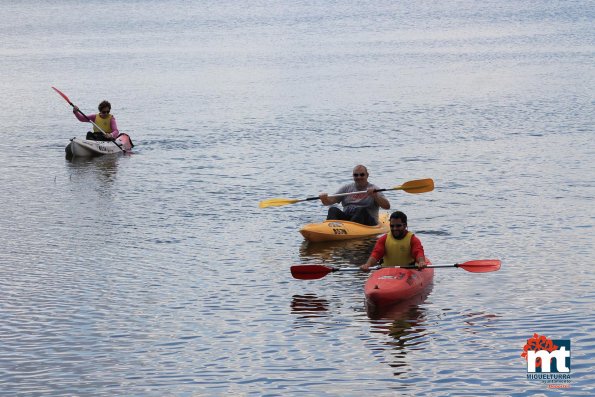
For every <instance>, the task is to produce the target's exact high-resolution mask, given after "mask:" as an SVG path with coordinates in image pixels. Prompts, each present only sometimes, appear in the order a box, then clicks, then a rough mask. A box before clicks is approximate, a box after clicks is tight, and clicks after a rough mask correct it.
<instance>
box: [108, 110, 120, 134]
mask: <svg viewBox="0 0 595 397" xmlns="http://www.w3.org/2000/svg"><path fill="white" fill-rule="evenodd" d="M110 127H111V128H112V139H116V138H117V137H118V135H120V131H118V124H117V123H116V118H115V117H114V116H112V119H111V121H110ZM108 135H109V134H108Z"/></svg>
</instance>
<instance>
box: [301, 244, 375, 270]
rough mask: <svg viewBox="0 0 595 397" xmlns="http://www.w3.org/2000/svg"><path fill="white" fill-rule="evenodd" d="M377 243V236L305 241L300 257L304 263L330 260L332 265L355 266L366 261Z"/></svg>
mask: <svg viewBox="0 0 595 397" xmlns="http://www.w3.org/2000/svg"><path fill="white" fill-rule="evenodd" d="M375 243H376V239H375V238H366V239H356V240H344V241H329V242H319V243H311V242H308V241H304V242H302V244H301V246H300V258H301V260H302V262H303V263H309V262H315V263H326V262H328V263H329V264H331V265H334V264H349V265H354V266H355V265H359V264H363V263H365V262H366V260H367V259H368V257H369V256H370V253H371V252H372V249H373V248H374V244H375Z"/></svg>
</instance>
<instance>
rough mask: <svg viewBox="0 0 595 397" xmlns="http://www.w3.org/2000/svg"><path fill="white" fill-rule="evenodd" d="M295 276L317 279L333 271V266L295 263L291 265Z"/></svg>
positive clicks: (301, 278)
mask: <svg viewBox="0 0 595 397" xmlns="http://www.w3.org/2000/svg"><path fill="white" fill-rule="evenodd" d="M290 270H291V275H292V276H293V278H297V279H300V280H316V279H319V278H323V277H324V276H326V275H327V274H329V273H330V272H332V271H333V268H332V267H329V266H324V265H295V266H292V267H291V269H290Z"/></svg>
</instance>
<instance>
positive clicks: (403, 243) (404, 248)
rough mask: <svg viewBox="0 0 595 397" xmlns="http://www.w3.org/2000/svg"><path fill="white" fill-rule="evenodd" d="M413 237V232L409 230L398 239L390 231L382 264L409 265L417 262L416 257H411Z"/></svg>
mask: <svg viewBox="0 0 595 397" xmlns="http://www.w3.org/2000/svg"><path fill="white" fill-rule="evenodd" d="M411 237H413V233H411V232H407V234H406V235H405V237H403V238H402V239H401V240H397V239H396V238H394V237H393V234H392V233H390V232H389V233H388V234H387V236H386V241H385V242H384V263H383V264H382V266H384V267H391V266H407V265H410V264H411V263H413V262H415V259H414V258H412V257H411Z"/></svg>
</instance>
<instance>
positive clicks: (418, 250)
mask: <svg viewBox="0 0 595 397" xmlns="http://www.w3.org/2000/svg"><path fill="white" fill-rule="evenodd" d="M411 257H413V258H414V259H415V265H416V266H417V267H418V268H420V269H421V268H423V267H426V266H427V263H426V254H425V252H424V247H423V245H422V244H421V240H420V239H419V238H417V236H416V235H413V236H411Z"/></svg>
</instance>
